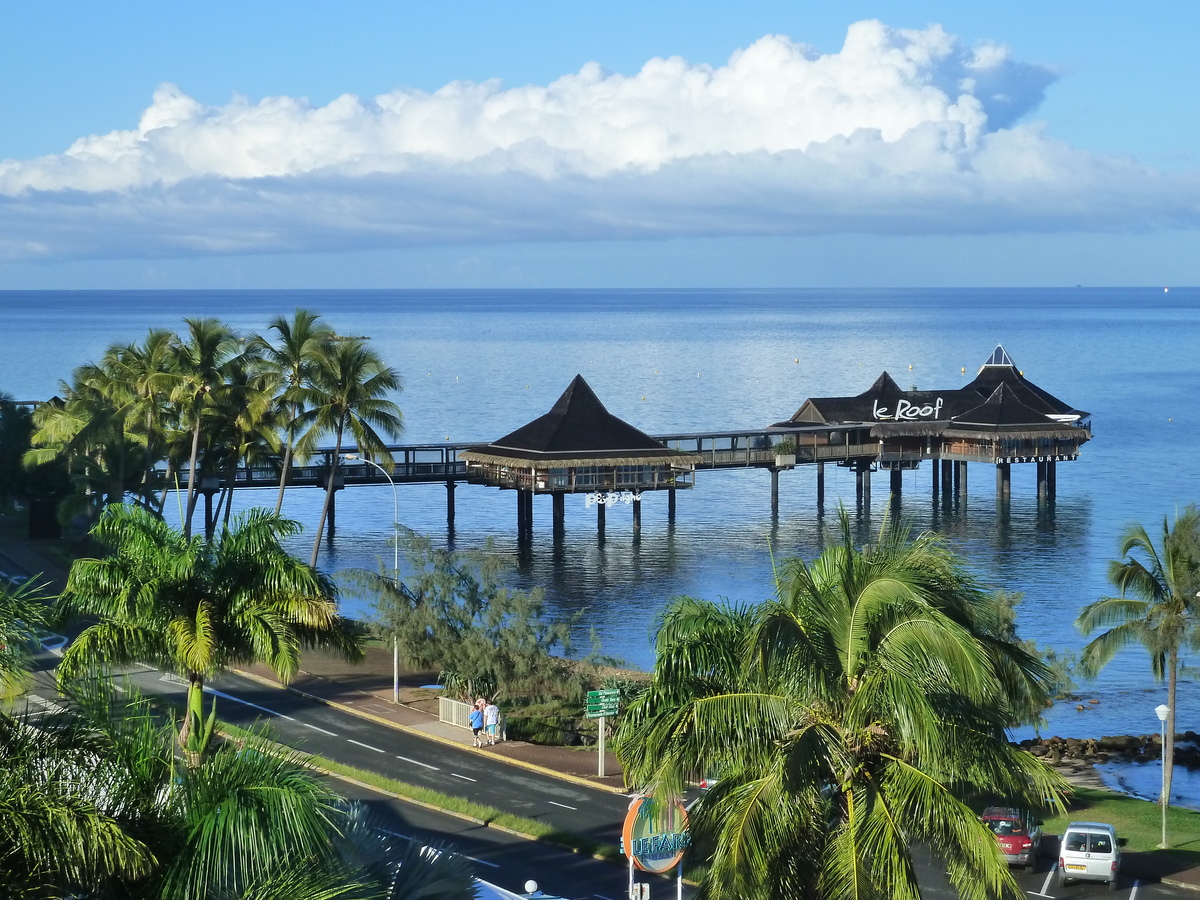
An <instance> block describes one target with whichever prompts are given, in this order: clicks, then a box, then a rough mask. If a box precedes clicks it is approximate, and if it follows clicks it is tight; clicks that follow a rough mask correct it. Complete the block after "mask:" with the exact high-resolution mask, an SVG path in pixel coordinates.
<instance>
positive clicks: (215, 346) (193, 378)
mask: <svg viewBox="0 0 1200 900" xmlns="http://www.w3.org/2000/svg"><path fill="white" fill-rule="evenodd" d="M184 322H185V323H187V326H188V334H187V339H186V340H182V341H180V342H179V343H178V344H177V345H176V348H175V363H174V367H173V371H172V375H173V378H174V388H173V390H172V399H173V400H174V401H175V402H176V403H178V404H179V405H180V406H181V408H182V409H183V410H184V418H185V419H186V421H187V423H188V429H189V431H190V432H191V451H190V453H189V457H188V491H187V512H186V513H185V517H184V522H183V533H184V536H185V537H191V535H192V515H193V513H194V512H195V509H196V499H197V497H198V491H199V487H200V477H199V476H200V473H199V469H198V463H199V457H200V436H201V432H202V430H203V426H204V420H205V417H206V415H207V414H208V413H209V412H210V411H211V410H212V408H213V407H214V405H215V404H216V401H217V399H218V397H219V395H220V394H221V393H223V392H224V391H225V390H226V387H227V382H228V380H229V377H230V375H231V372H232V369H233V367H234V366H235V365H236V364H237V362H238V360H239V357H240V356H241V354H242V353H243V352H244V349H245V347H244V344H243V342H242V341H241V340H240V339H239V338H238V336H237V335H236V334H235V333H234V332H233V331H232V329H230V328H229V326H227V325H225V324H223V323H221V322H218V321H217V320H216V319H184Z"/></svg>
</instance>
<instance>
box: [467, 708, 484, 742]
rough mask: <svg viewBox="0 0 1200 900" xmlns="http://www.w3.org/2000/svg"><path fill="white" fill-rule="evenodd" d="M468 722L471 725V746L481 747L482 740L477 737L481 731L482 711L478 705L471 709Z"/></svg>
mask: <svg viewBox="0 0 1200 900" xmlns="http://www.w3.org/2000/svg"><path fill="white" fill-rule="evenodd" d="M468 720H469V721H470V723H471V735H472V737H473V740H472V742H471V746H473V747H482V746H483V738H481V737H480V736H479V732H481V731H482V730H483V710H482V709H480V708H479V706H478V704H477V705H476V706H474V707H473V708H472V709H471V715H470V716H469V717H468Z"/></svg>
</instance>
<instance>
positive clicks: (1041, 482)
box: [1037, 461, 1049, 503]
mask: <svg viewBox="0 0 1200 900" xmlns="http://www.w3.org/2000/svg"><path fill="white" fill-rule="evenodd" d="M1048 493H1049V484H1048V478H1047V476H1046V463H1045V461H1042V462H1039V463H1038V464H1037V498H1038V502H1039V503H1041V502H1042V501H1044V500H1045V499H1046V496H1047V494H1048Z"/></svg>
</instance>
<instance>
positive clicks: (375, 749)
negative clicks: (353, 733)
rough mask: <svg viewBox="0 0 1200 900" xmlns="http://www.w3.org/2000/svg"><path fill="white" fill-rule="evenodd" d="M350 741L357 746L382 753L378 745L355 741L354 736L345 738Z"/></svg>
mask: <svg viewBox="0 0 1200 900" xmlns="http://www.w3.org/2000/svg"><path fill="white" fill-rule="evenodd" d="M346 740H348V741H349V742H350V743H352V744H357V745H358V746H359V747H365V748H366V749H368V750H374V751H375V752H376V753H382V752H383V751H382V750H380V749H379V748H378V747H372V746H371V745H370V744H364V743H363V742H362V741H356V740H354V738H346Z"/></svg>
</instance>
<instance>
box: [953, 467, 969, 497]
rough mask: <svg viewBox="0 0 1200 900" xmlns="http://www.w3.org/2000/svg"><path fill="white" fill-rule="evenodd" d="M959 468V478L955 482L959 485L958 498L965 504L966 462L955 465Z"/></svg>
mask: <svg viewBox="0 0 1200 900" xmlns="http://www.w3.org/2000/svg"><path fill="white" fill-rule="evenodd" d="M955 465H957V466H958V476H957V478H956V479H955V481H956V482H957V484H958V488H957V490H958V496H959V499H960V500H963V501H964V502H965V501H966V499H967V464H966V462H965V461H964V462H959V463H955Z"/></svg>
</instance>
